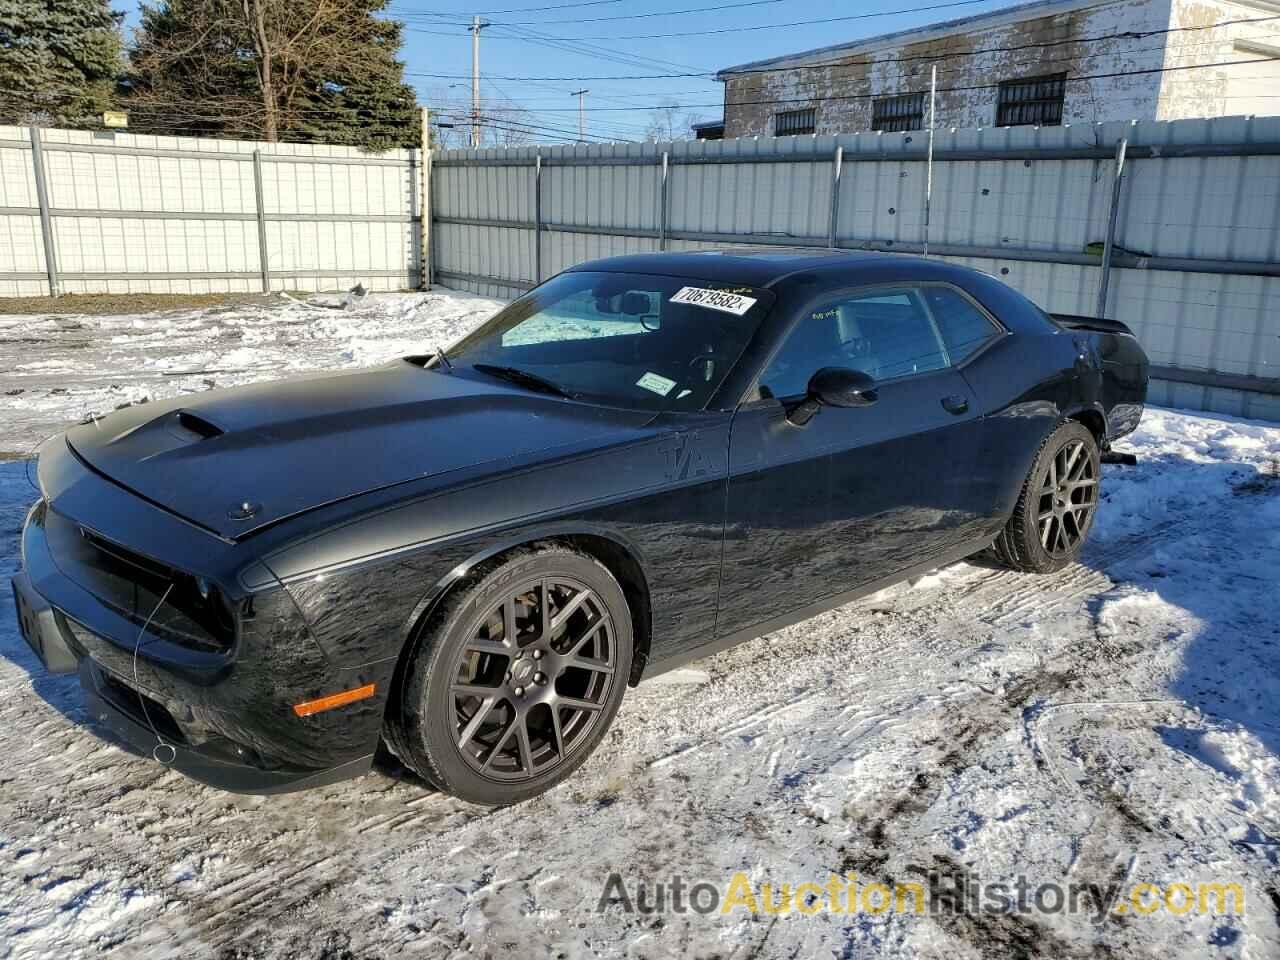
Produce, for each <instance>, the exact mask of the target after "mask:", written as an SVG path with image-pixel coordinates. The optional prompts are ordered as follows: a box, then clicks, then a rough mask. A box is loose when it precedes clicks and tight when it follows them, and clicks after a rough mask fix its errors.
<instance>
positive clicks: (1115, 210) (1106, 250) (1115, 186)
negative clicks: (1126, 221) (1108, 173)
mask: <svg viewBox="0 0 1280 960" xmlns="http://www.w3.org/2000/svg"><path fill="white" fill-rule="evenodd" d="M1128 148H1129V141H1128V139H1126V138H1121V140H1120V142H1119V143H1118V144H1116V175H1115V179H1114V180H1112V181H1111V208H1110V210H1109V211H1108V213H1107V238H1106V242H1105V243H1103V245H1102V268H1101V269H1102V273H1101V276H1100V278H1099V280H1098V310H1097V315H1098V316H1099V317H1105V316H1106V315H1107V287H1108V286H1110V284H1111V256H1112V253H1113V251H1114V249H1115V244H1116V220H1117V219H1119V217H1120V182H1121V181H1120V178H1121V177H1123V176H1124V154H1125V151H1126V150H1127V149H1128Z"/></svg>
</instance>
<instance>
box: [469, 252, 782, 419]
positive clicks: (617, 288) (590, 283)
mask: <svg viewBox="0 0 1280 960" xmlns="http://www.w3.org/2000/svg"><path fill="white" fill-rule="evenodd" d="M772 304H773V295H772V294H771V293H769V292H768V291H767V290H758V289H755V288H752V287H744V286H741V285H735V284H729V283H711V282H703V281H699V280H690V279H684V278H680V277H658V276H649V275H647V274H637V273H590V272H582V273H563V274H561V275H560V276H558V277H556V278H554V279H552V280H549V281H548V282H547V283H544V284H543V285H542V286H540V287H538V288H537V289H536V290H532V291H530V292H529V293H528V294H526V295H525V296H523V297H521V298H520V299H519V300H516V301H515V302H514V303H512V304H511V305H510V306H508V307H507V308H506V309H505V310H502V311H501V312H500V313H499V314H498V315H497V316H495V317H494V318H493V319H492V320H490V321H489V322H488V323H486V324H485V325H484V326H482V327H480V328H479V329H478V330H476V331H475V332H474V333H472V334H470V335H469V336H467V337H466V338H464V339H463V340H461V341H459V342H458V343H456V344H454V346H453V347H451V348H450V349H449V350H447V351H445V352H446V355H447V356H448V359H449V360H450V361H451V362H452V364H453V366H454V370H455V372H461V371H466V370H467V368H470V371H472V372H474V373H475V374H476V375H477V376H484V377H497V378H500V379H504V380H507V381H508V382H511V383H517V384H519V385H520V386H523V387H525V388H527V389H535V390H542V391H543V392H547V393H560V394H562V395H565V396H572V397H574V398H579V399H582V400H587V401H591V402H595V403H603V404H608V405H610V406H619V407H634V408H638V409H647V410H700V409H702V407H703V406H705V405H706V403H707V401H708V400H709V399H710V398H711V395H712V394H713V393H714V392H715V390H716V388H717V387H718V386H719V385H720V383H721V381H723V380H724V378H725V376H726V374H728V372H729V369H730V368H731V367H732V366H733V364H734V363H736V362H737V360H738V357H739V355H740V354H741V353H742V351H743V348H744V347H746V345H747V342H748V341H749V340H750V339H751V336H752V334H753V333H755V331H756V328H757V327H758V326H759V325H760V321H761V320H762V319H763V317H764V315H765V314H766V313H768V311H769V307H770V306H771V305H772Z"/></svg>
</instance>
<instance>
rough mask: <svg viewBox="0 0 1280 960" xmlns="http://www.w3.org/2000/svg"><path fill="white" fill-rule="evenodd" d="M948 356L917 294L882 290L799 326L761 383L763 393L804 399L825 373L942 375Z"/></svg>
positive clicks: (836, 303)
mask: <svg viewBox="0 0 1280 960" xmlns="http://www.w3.org/2000/svg"><path fill="white" fill-rule="evenodd" d="M946 365H947V355H946V352H945V351H944V349H943V345H942V342H941V340H940V339H939V336H938V331H937V330H936V329H935V327H934V324H933V320H932V319H931V318H930V316H929V313H928V311H927V310H926V309H925V307H924V303H923V301H922V300H921V299H920V293H919V291H917V290H915V289H902V290H892V289H884V288H879V289H876V290H870V291H867V292H866V293H864V294H858V295H853V296H848V297H841V298H839V299H837V300H833V301H831V302H830V303H827V304H824V305H822V306H821V307H819V308H818V309H817V310H814V311H813V312H812V313H811V314H810V315H809V316H807V317H805V318H804V319H803V320H801V321H800V322H799V323H798V324H797V325H796V327H795V329H793V330H792V331H791V334H790V335H789V336H788V337H787V340H786V342H785V343H784V344H783V345H782V349H781V350H779V351H778V354H777V356H775V357H774V359H773V362H772V363H770V364H769V368H768V369H767V370H766V371H765V373H764V376H762V377H761V378H760V387H761V393H762V394H763V395H764V396H772V397H793V396H796V395H798V394H802V393H804V391H805V387H806V386H807V385H808V383H809V378H810V377H811V376H813V374H814V373H815V372H816V371H817V370H819V369H821V368H822V367H851V368H853V369H855V370H861V371H863V372H864V373H866V374H869V375H870V376H871V377H872V378H874V379H876V380H889V379H891V378H893V377H902V376H909V375H911V374H915V373H926V372H928V371H930V370H940V369H942V368H943V367H945V366H946Z"/></svg>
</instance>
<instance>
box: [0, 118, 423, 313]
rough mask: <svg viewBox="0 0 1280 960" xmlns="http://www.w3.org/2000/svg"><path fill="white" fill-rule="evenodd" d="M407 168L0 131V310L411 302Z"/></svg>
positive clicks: (413, 235) (402, 157) (192, 141)
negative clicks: (394, 294)
mask: <svg viewBox="0 0 1280 960" xmlns="http://www.w3.org/2000/svg"><path fill="white" fill-rule="evenodd" d="M417 164H418V159H417V151H409V150H399V151H394V152H392V153H387V154H381V155H378V156H369V155H366V154H362V153H360V152H359V151H358V150H356V149H355V148H352V147H340V146H324V145H310V144H281V143H253V142H249V141H236V140H213V139H196V138H191V137H157V136H141V135H133V134H120V133H114V134H113V133H105V134H104V133H94V132H89V131H74V130H49V129H39V128H29V127H3V126H0V296H38V295H43V294H48V293H50V292H51V287H52V288H54V289H55V290H56V292H60V293H90V292H115V293H125V292H147V293H203V292H209V291H260V290H264V289H286V288H287V289H299V288H300V289H312V290H316V289H321V290H330V289H339V288H342V287H347V286H350V285H352V284H354V283H355V282H356V281H357V280H358V281H362V282H364V283H365V284H366V286H370V287H373V288H377V289H403V288H405V287H413V286H416V285H417V284H418V275H419V264H420V246H419V239H418V238H419V231H418V220H419V217H418V216H417V214H418V211H419V192H420V190H421V178H420V171H419V169H418V166H417ZM50 251H51V252H52V256H50V255H49V254H50ZM51 268H52V269H51Z"/></svg>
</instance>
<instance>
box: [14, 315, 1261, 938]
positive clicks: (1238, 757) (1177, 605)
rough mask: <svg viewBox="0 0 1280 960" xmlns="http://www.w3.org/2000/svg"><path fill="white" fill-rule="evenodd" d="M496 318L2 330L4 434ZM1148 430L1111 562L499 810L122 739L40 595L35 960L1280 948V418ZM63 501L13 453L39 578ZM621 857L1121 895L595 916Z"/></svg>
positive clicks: (921, 587)
mask: <svg viewBox="0 0 1280 960" xmlns="http://www.w3.org/2000/svg"><path fill="white" fill-rule="evenodd" d="M495 306H496V304H494V303H493V302H491V301H483V300H479V299H477V298H472V297H466V296H463V295H455V294H452V293H448V292H438V293H431V294H411V295H394V296H390V295H389V296H375V297H372V298H370V300H368V301H366V302H365V303H363V304H361V305H359V306H357V307H356V308H355V309H352V310H333V309H327V308H324V307H318V306H314V305H307V304H305V303H299V302H293V301H288V300H285V299H281V301H280V302H279V303H278V304H276V305H274V306H270V307H266V306H264V307H255V308H241V307H237V308H227V309H212V310H200V311H187V312H176V313H170V314H166V315H149V316H134V317H113V318H89V317H81V318H72V319H67V318H61V319H58V320H54V319H48V320H44V319H38V318H36V319H33V318H4V317H0V387H2V388H3V389H2V390H0V397H3V402H2V403H0V422H2V423H3V424H4V431H5V437H6V439H5V441H4V442H3V444H2V446H3V447H4V448H5V449H8V450H16V451H22V450H26V449H29V448H30V446H31V445H32V444H33V443H34V442H36V441H38V440H39V439H40V438H41V437H43V436H44V435H46V434H47V433H49V432H52V431H54V430H56V429H57V428H58V427H59V426H60V425H61V423H62V422H64V421H66V420H71V419H80V418H81V417H83V416H84V415H86V414H87V413H89V412H105V411H106V410H109V409H111V408H112V407H114V406H115V405H116V404H117V403H123V402H125V401H128V400H136V399H139V398H140V397H141V396H143V395H146V396H151V397H158V396H162V395H170V394H173V393H176V392H181V391H184V390H200V389H204V388H206V383H205V381H206V380H209V381H212V382H213V383H215V384H217V385H218V386H222V385H226V384H230V383H238V382H244V381H246V380H250V379H258V378H264V377H274V376H280V375H287V374H289V373H290V372H294V371H306V370H312V369H317V368H321V367H342V366H355V365H358V364H365V363H372V362H376V361H378V360H382V359H385V358H388V357H392V356H395V355H398V354H403V353H408V352H411V351H422V350H423V349H427V348H430V347H431V346H433V345H435V344H437V343H447V342H449V341H451V340H452V339H454V338H456V337H457V336H458V335H459V334H461V333H462V332H464V331H465V330H466V329H468V328H469V327H470V326H472V325H474V324H476V323H478V322H480V321H481V320H482V319H483V318H484V317H485V316H487V315H488V313H489V312H490V311H492V310H493V309H494V308H495ZM14 390H21V391H22V392H21V393H16V394H14V393H12V391H14ZM1123 447H1124V449H1128V450H1132V451H1134V452H1136V453H1137V454H1138V457H1139V464H1138V466H1136V467H1116V466H1108V467H1106V468H1105V478H1104V492H1105V503H1104V505H1103V506H1102V508H1101V511H1100V514H1099V517H1098V522H1097V525H1096V526H1095V528H1094V533H1093V536H1092V539H1091V541H1090V544H1089V546H1088V548H1087V550H1086V553H1085V556H1084V563H1083V564H1081V565H1079V566H1075V567H1072V568H1070V569H1068V570H1065V571H1062V572H1061V573H1059V574H1056V575H1053V576H1048V577H1031V576H1026V575H1021V574H1014V573H1011V572H1007V571H1002V570H1000V569H998V568H996V567H994V566H992V565H990V564H988V563H985V562H983V561H980V560H977V561H974V562H972V563H962V564H956V565H953V566H951V567H948V568H946V569H945V570H942V571H939V572H937V573H935V574H932V575H930V576H927V577H923V578H920V579H918V580H916V581H914V582H913V583H911V584H904V585H902V586H899V587H896V588H893V589H891V590H887V591H884V592H882V593H880V594H877V595H876V596H874V597H870V598H868V599H866V600H864V601H861V602H859V603H856V604H852V605H849V606H847V607H844V608H841V609H839V610H836V611H833V612H831V613H828V614H824V615H822V616H820V617H818V618H815V619H814V620H811V621H809V622H807V623H803V624H800V625H797V626H795V627H792V628H790V629H787V630H784V631H780V632H778V633H775V634H772V635H770V636H768V637H764V638H762V639H759V640H756V641H753V642H751V643H748V644H744V645H742V646H740V647H737V648H735V649H733V650H730V651H728V652H726V653H723V654H721V655H719V656H716V657H714V658H710V659H707V660H704V661H702V662H700V663H697V664H695V665H693V666H691V667H689V668H686V669H685V670H682V671H680V672H678V673H676V674H673V675H670V676H667V677H664V678H663V679H662V680H661V681H659V682H654V683H649V684H645V685H643V686H641V687H640V688H639V689H637V690H633V691H630V692H629V693H628V697H627V700H626V701H625V703H624V705H623V708H622V711H621V713H620V714H619V717H618V720H617V721H616V723H615V725H614V728H613V730H612V731H611V732H610V734H609V735H608V736H607V737H606V738H605V740H604V742H603V743H602V745H601V748H600V750H599V751H598V753H597V755H596V756H595V757H594V758H593V759H592V760H590V761H589V762H588V763H587V764H586V766H584V768H583V769H582V770H581V771H580V772H579V773H578V774H577V775H576V776H575V777H574V778H573V779H572V780H571V781H570V782H569V783H567V784H565V785H563V786H562V787H560V788H559V789H557V790H555V791H553V792H552V793H551V794H549V795H547V796H545V797H542V798H540V799H538V800H535V801H532V802H530V803H527V804H524V805H522V806H519V807H516V808H512V809H505V810H499V811H490V810H484V809H480V808H476V807H471V806H468V805H466V804H462V803H459V802H456V801H453V800H450V799H448V798H445V797H442V796H439V795H435V794H432V793H430V792H428V791H427V790H425V789H424V788H423V787H422V786H421V785H420V784H419V783H417V782H415V781H414V780H412V779H411V778H408V777H406V776H404V775H402V774H401V773H399V772H397V771H396V770H394V769H390V768H387V769H378V770H377V771H375V772H374V773H372V774H370V775H369V776H367V777H365V778H363V779H361V780H358V781H353V782H350V783H345V784H340V785H337V786H334V787H329V788H325V789H321V790H317V791H313V792H311V793H305V794H295V795H288V796H283V797H275V798H262V797H241V796H235V795H231V794H225V793H219V792H217V791H215V790H211V789H208V788H205V787H202V786H199V785H197V784H194V783H192V782H190V781H188V780H186V779H184V778H183V777H181V776H180V775H178V774H175V773H173V772H169V771H166V770H165V769H163V768H161V767H159V766H157V765H155V764H154V763H151V762H148V761H144V760H140V759H136V758H134V757H132V756H130V755H128V754H125V753H123V752H121V751H120V750H118V749H117V748H116V747H114V746H112V745H110V744H108V743H106V742H105V741H103V740H102V739H99V737H98V735H97V734H96V733H95V731H94V730H93V728H92V727H91V726H90V725H89V719H88V717H87V716H86V715H85V712H84V710H83V708H82V706H81V700H80V696H79V691H78V687H77V686H76V682H75V680H74V679H73V678H68V677H53V676H49V675H47V674H45V673H43V671H42V670H41V669H40V668H39V666H38V664H37V662H36V660H35V658H34V657H33V655H32V654H31V653H29V652H28V650H27V649H26V647H25V646H24V644H23V642H22V641H21V639H20V638H19V637H18V634H17V630H16V624H15V622H14V617H13V614H12V612H11V610H10V609H9V608H8V607H7V606H6V607H5V608H4V609H3V611H0V691H3V697H2V698H0V755H2V756H3V757H4V758H5V764H4V766H3V767H2V768H0V956H12V957H35V958H41V960H44V958H63V957H73V956H85V955H89V954H91V953H92V954H96V953H99V952H101V951H103V950H111V951H114V952H115V953H117V954H119V955H123V956H146V957H179V956H181V957H184V958H190V957H203V956H217V957H229V958H230V957H236V958H240V957H277V956H278V957H291V958H292V957H328V958H337V957H366V956H384V957H390V956H447V955H464V954H470V955H482V956H488V955H493V956H506V955H513V956H531V957H532V956H555V957H578V956H623V955H627V956H635V957H664V956H671V955H688V956H699V957H711V956H717V957H743V958H746V957H772V956H786V957H795V956H802V957H821V956H836V957H854V956H857V957H866V956H893V957H908V956H929V957H990V958H1003V957H1008V956H1030V957H1073V956H1128V955H1138V956H1160V957H1201V956H1206V955H1220V956H1224V957H1226V956H1230V957H1268V956H1271V957H1275V956H1280V928H1278V923H1280V879H1278V878H1280V656H1278V653H1280V644H1278V641H1280V626H1278V625H1280V589H1277V588H1278V586H1280V574H1278V573H1277V571H1280V427H1276V426H1270V425H1266V424H1261V423H1250V422H1245V421H1239V420H1228V419H1223V418H1215V417H1205V416H1197V415H1192V414H1187V413H1180V412H1174V411H1168V410H1151V411H1148V413H1147V415H1146V417H1145V419H1144V421H1143V425H1142V427H1141V429H1140V430H1139V432H1138V433H1137V434H1136V435H1135V436H1134V437H1132V438H1129V439H1128V440H1126V441H1125V442H1124V444H1123ZM32 495H33V494H32V490H31V488H30V486H29V484H28V481H27V479H26V477H25V464H24V463H22V462H18V461H15V462H9V463H0V574H3V575H5V576H8V575H9V574H10V573H11V572H12V570H13V569H14V568H15V567H16V565H17V562H18V561H17V557H16V545H17V537H18V528H19V524H20V522H21V517H22V513H23V510H24V507H25V505H26V503H27V502H28V501H29V500H30V499H32ZM615 871H616V872H618V873H619V874H621V875H622V877H623V878H624V880H625V882H626V883H627V889H628V891H630V893H631V895H632V896H635V895H636V892H637V891H636V884H637V883H638V882H639V881H648V882H649V883H650V884H651V886H650V888H649V892H650V898H652V893H653V887H652V884H653V883H656V882H657V881H659V880H669V879H670V878H671V877H672V876H674V875H676V874H679V875H680V876H682V877H683V878H684V879H685V882H686V884H692V883H695V882H697V881H700V880H706V881H710V882H712V883H714V884H715V885H716V886H717V887H719V888H720V890H721V891H722V893H723V892H724V891H725V889H726V886H727V884H728V883H729V881H730V878H731V876H732V875H733V874H734V873H735V872H736V871H742V872H743V873H744V874H745V875H747V876H748V877H749V878H750V881H751V882H752V883H753V884H758V883H762V882H766V883H767V882H772V883H774V884H782V883H786V884H790V885H792V886H793V887H794V886H795V885H798V884H800V883H805V882H813V883H816V884H818V885H820V886H821V885H824V884H826V883H827V881H828V877H829V875H831V874H832V873H834V874H837V875H839V876H846V875H856V876H857V878H858V882H859V883H860V884H863V885H866V884H875V883H891V882H895V881H897V882H910V881H912V880H917V881H919V880H921V879H923V875H924V874H927V873H929V872H930V871H932V872H933V873H934V875H935V876H938V877H941V878H942V879H943V880H944V881H946V882H951V881H952V880H954V879H955V878H957V877H961V876H966V875H976V877H978V878H979V879H980V880H981V881H984V882H987V883H996V882H1006V883H1010V884H1012V883H1013V882H1015V880H1016V878H1018V877H1019V876H1025V877H1026V878H1027V881H1028V882H1029V883H1030V884H1032V885H1033V887H1034V886H1035V885H1039V884H1044V883H1050V882H1056V883H1061V884H1067V883H1094V884H1103V885H1106V884H1108V883H1119V884H1122V885H1123V889H1124V893H1123V894H1122V895H1121V900H1120V901H1118V904H1117V906H1116V909H1114V910H1112V911H1108V912H1104V914H1103V915H1102V918H1101V919H1099V918H1098V917H1095V916H1093V915H1085V916H1068V915H1064V914H1063V913H1062V912H1051V911H1029V912H1026V913H982V912H969V913H941V914H938V915H928V916H918V915H915V914H912V913H910V912H901V911H896V910H890V911H887V912H884V913H871V912H869V911H863V912H860V913H853V914H837V913H832V912H830V911H827V910H825V909H824V910H821V911H819V912H818V913H817V914H816V915H814V916H806V915H804V914H802V913H799V912H796V911H794V910H793V911H792V912H791V913H790V914H787V915H782V916H766V915H759V916H754V917H753V916H750V915H748V914H747V913H746V912H745V911H744V910H742V909H738V910H735V911H733V912H731V913H728V914H720V913H715V914H711V915H703V914H700V913H696V912H692V911H690V910H687V909H686V910H685V911H684V912H683V913H676V912H666V913H662V914H641V913H639V912H633V913H628V912H626V911H625V910H624V908H623V905H622V904H621V903H616V902H615V903H613V904H611V905H607V906H606V908H605V909H604V910H603V911H602V912H601V911H598V910H597V904H598V903H599V901H600V900H601V894H602V891H603V890H604V887H605V884H606V881H607V878H608V876H609V874H610V873H612V872H615ZM1142 882H1151V883H1155V884H1160V885H1162V886H1167V885H1169V884H1175V883H1186V884H1192V885H1194V884H1198V883H1203V882H1221V883H1238V884H1240V885H1241V887H1242V888H1243V890H1244V891H1245V896H1246V903H1245V912H1244V914H1243V915H1212V914H1211V913H1201V912H1199V911H1196V910H1192V911H1191V912H1189V913H1187V914H1185V915H1178V914H1176V913H1175V912H1173V911H1171V910H1169V909H1163V908H1162V909H1157V910H1156V912H1154V913H1152V914H1151V915H1141V914H1139V913H1138V912H1136V911H1134V910H1132V909H1129V910H1127V911H1123V912H1122V910H1121V907H1123V906H1124V902H1123V901H1124V899H1125V898H1126V897H1127V895H1128V892H1129V890H1130V889H1131V887H1132V886H1133V885H1134V884H1138V883H1142ZM756 889H757V892H758V888H756ZM614 899H615V900H616V899H617V898H616V897H615V898H614ZM1180 902H1181V901H1180V900H1175V903H1180ZM1086 907H1089V904H1088V902H1087V901H1086Z"/></svg>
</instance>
